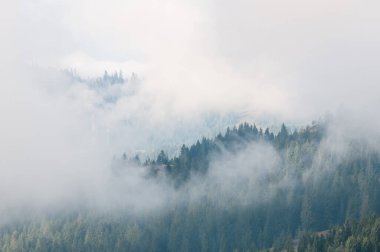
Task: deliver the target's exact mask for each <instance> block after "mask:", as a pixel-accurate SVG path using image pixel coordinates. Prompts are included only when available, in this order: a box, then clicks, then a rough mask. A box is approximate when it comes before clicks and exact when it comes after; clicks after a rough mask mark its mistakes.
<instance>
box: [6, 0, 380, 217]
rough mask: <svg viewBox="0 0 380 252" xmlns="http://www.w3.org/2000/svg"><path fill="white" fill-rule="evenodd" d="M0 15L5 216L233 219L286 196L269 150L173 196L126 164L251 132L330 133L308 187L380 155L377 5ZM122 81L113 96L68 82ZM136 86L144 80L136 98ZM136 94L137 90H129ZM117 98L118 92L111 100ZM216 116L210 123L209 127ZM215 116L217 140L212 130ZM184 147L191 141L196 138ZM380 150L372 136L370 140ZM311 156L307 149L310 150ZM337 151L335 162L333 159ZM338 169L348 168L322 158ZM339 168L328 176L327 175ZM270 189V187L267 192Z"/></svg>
mask: <svg viewBox="0 0 380 252" xmlns="http://www.w3.org/2000/svg"><path fill="white" fill-rule="evenodd" d="M5 5H6V8H4V9H3V10H0V14H1V24H0V28H2V30H4V34H8V35H7V36H6V37H5V38H3V39H2V41H1V42H0V52H1V55H2V58H1V59H0V67H1V68H0V74H1V79H2V84H1V85H0V116H1V123H0V139H1V142H0V153H1V158H0V173H1V176H0V199H1V202H2V205H1V207H0V210H3V211H6V210H7V211H8V210H9V209H34V210H37V211H40V210H49V209H65V208H73V209H75V208H76V207H78V206H84V207H87V208H91V209H100V210H105V209H106V210H107V209H108V210H109V209H111V210H112V211H115V209H116V210H118V209H136V211H137V212H139V211H140V212H141V211H146V210H147V211H150V210H157V209H164V208H165V207H167V205H168V202H172V203H173V202H174V203H173V204H176V203H177V200H178V199H181V198H183V195H187V196H189V197H190V198H192V199H193V200H194V201H200V200H201V199H202V198H203V197H206V196H207V197H210V198H211V200H215V201H216V200H220V199H222V200H221V201H222V203H223V204H224V203H226V202H228V200H230V199H232V198H234V199H235V200H236V202H237V204H238V205H241V206H244V205H252V204H257V203H258V202H265V201H267V200H268V199H271V198H272V197H274V195H275V194H276V190H278V189H279V188H280V189H284V188H285V189H286V190H288V191H289V192H291V191H292V188H293V187H294V184H295V179H294V177H292V176H291V175H289V174H285V173H283V167H284V166H285V165H289V164H284V163H283V161H282V159H281V155H283V154H282V153H278V152H277V150H276V149H274V148H273V147H272V146H270V145H268V144H267V143H254V144H252V145H249V146H247V147H246V148H245V149H244V150H242V151H241V152H239V153H230V152H228V151H224V152H223V153H222V154H220V155H219V156H217V157H215V158H214V160H212V162H211V165H210V171H209V173H208V174H207V175H205V177H203V178H199V177H196V176H195V177H194V178H192V179H191V180H190V182H189V183H188V185H187V186H186V187H185V188H183V189H181V190H175V189H174V188H172V187H170V186H169V185H168V184H167V183H166V181H165V178H163V179H162V180H149V179H147V178H146V171H145V170H141V167H139V166H136V165H135V164H133V163H127V164H122V165H121V166H122V167H123V169H122V170H121V171H119V173H117V174H115V173H114V171H113V170H112V169H111V166H112V162H113V160H115V159H117V158H118V157H120V156H121V155H122V153H124V152H127V153H128V155H133V154H135V153H140V152H139V151H143V153H148V154H151V156H152V157H153V158H154V155H155V154H157V153H158V151H159V150H160V149H165V150H166V151H167V150H171V151H172V152H171V154H172V155H176V154H178V150H179V147H180V146H181V144H193V143H195V141H196V140H197V139H201V138H202V137H203V136H206V137H214V136H215V135H216V134H217V133H219V132H223V131H224V130H225V129H226V127H227V126H234V125H236V124H237V123H239V122H241V121H244V120H247V121H250V122H259V124H262V125H263V126H265V127H271V128H273V129H276V128H279V126H280V124H281V123H282V122H286V123H287V124H290V125H291V126H293V128H297V127H298V128H299V127H301V126H300V125H303V126H304V125H306V124H308V123H310V122H311V121H312V120H318V119H320V118H324V117H326V114H327V115H330V114H332V115H333V118H334V120H333V121H332V123H331V124H330V125H331V126H330V127H329V130H328V133H327V135H326V137H325V139H324V141H323V142H322V144H321V145H320V146H318V149H317V150H316V153H320V155H319V156H318V155H316V157H315V160H313V162H312V165H311V166H310V169H309V170H308V171H307V172H306V173H305V174H303V179H304V181H308V179H309V178H310V177H312V178H318V177H320V175H318V174H320V173H321V172H322V171H321V167H324V168H326V167H327V168H326V169H334V167H336V166H337V165H338V164H339V159H343V158H346V157H348V156H350V155H352V152H351V151H350V149H349V147H350V146H351V143H352V141H357V140H363V141H366V142H368V143H370V145H371V146H372V148H373V149H375V150H377V151H378V150H379V133H380V132H379V128H380V127H379V126H380V120H379V119H378V116H377V114H378V113H377V112H378V108H379V106H380V100H379V99H378V94H379V93H380V85H379V81H380V76H379V73H378V66H379V62H378V61H379V58H380V57H379V56H380V55H379V53H380V46H379V45H380V43H379V42H380V41H379V40H380V32H379V26H378V24H379V22H380V20H379V19H380V17H379V15H378V13H377V12H376V10H378V9H379V7H380V4H379V3H377V2H376V1H371V0H366V1H361V2H360V3H359V2H356V1H335V0H334V1H327V0H322V1H318V3H314V2H312V1H306V2H305V1H298V0H291V1H287V2H286V3H280V2H278V1H261V0H257V1H256V0H255V1H244V0H239V1H234V2H230V1H218V2H216V1H211V0H210V1H187V0H181V1H172V0H164V1H160V2H158V1H153V0H143V1H141V0H140V1H127V2H126V1H119V0H112V1H107V2H105V1H99V0H95V1H87V0H80V1H59V0H58V1H49V0H36V1H23V0H20V1H16V2H13V3H6V4H5ZM64 69H75V70H76V71H77V72H78V73H79V75H80V76H82V77H83V78H96V77H98V76H102V75H103V73H104V71H105V70H107V71H109V72H110V73H112V72H113V71H120V70H122V72H123V74H124V75H125V76H126V79H128V80H129V83H126V84H125V85H122V86H120V88H119V89H117V88H116V89H115V90H111V89H109V90H107V91H106V92H110V94H116V95H117V96H118V98H117V100H116V102H114V103H107V102H105V101H104V94H103V93H99V92H97V91H96V90H95V91H94V90H93V89H91V88H89V87H88V86H86V85H85V84H83V83H78V82H73V81H72V80H70V78H69V77H68V76H67V75H65V74H64V72H63V71H62V70H64ZM132 73H135V74H136V75H137V76H138V79H137V80H135V83H134V84H133V83H132V81H131V76H132ZM130 84H133V85H134V87H133V88H131V85H130ZM107 94H108V93H107ZM210 115H211V116H210ZM208 117H211V118H214V119H215V118H216V119H215V121H216V122H215V123H214V124H213V127H210V125H209V124H206V123H204V119H205V118H208ZM187 134H188V135H187ZM374 136H375V137H374ZM311 148H313V147H311ZM331 153H332V154H331ZM328 155H334V158H336V159H338V160H335V159H334V160H333V161H331V162H330V161H329V160H328V159H327V160H326V159H325V157H326V156H328ZM329 162H330V163H329ZM268 179H269V180H271V181H272V182H271V183H267V182H268Z"/></svg>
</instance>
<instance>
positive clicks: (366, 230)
mask: <svg viewBox="0 0 380 252" xmlns="http://www.w3.org/2000/svg"><path fill="white" fill-rule="evenodd" d="M331 132H332V131H331V129H330V127H329V124H328V123H322V122H321V123H313V124H312V125H310V126H307V127H305V128H300V129H294V130H292V131H291V130H290V129H288V128H287V127H286V126H285V125H282V127H281V129H280V130H279V131H278V132H272V131H270V130H269V129H262V128H258V127H256V126H255V125H250V124H248V123H244V124H240V125H239V126H237V127H233V128H228V129H227V130H226V131H225V132H224V133H221V134H218V135H217V136H216V137H215V138H212V139H207V138H203V139H201V140H199V141H197V142H196V143H195V144H193V145H191V146H185V145H183V146H182V147H181V149H180V153H179V155H177V156H174V157H168V155H167V154H166V153H165V151H164V150H163V151H161V152H160V153H159V155H158V156H157V157H156V158H155V159H153V160H150V159H148V160H140V158H139V157H138V156H136V157H131V158H129V157H127V155H126V154H124V155H122V156H121V157H118V158H116V159H115V160H114V161H113V163H112V165H111V169H112V173H113V174H115V176H116V177H117V176H121V174H123V173H128V172H131V171H130V170H129V169H141V170H143V171H144V173H143V179H144V180H145V181H147V182H148V183H157V181H159V183H160V184H164V185H165V186H166V187H167V188H169V189H168V194H175V196H173V197H168V199H166V200H165V203H164V204H165V207H159V208H157V209H156V208H148V209H145V210H141V211H140V210H136V211H133V210H131V209H130V208H128V207H125V208H122V209H118V210H117V211H99V210H94V209H88V208H83V209H80V208H78V209H75V210H65V211H56V212H51V213H46V214H40V215H38V216H33V218H27V217H26V218H24V219H23V220H20V219H18V220H14V221H9V222H7V223H6V224H4V225H2V226H1V230H0V248H1V251H36V252H37V251H38V252H42V251H57V252H60V251H265V250H270V251H284V250H286V251H295V250H296V249H298V251H380V248H379V244H380V242H379V240H380V232H379V230H380V229H379V227H380V225H379V223H380V222H379V219H378V218H377V217H376V216H377V215H378V214H379V213H380V156H379V152H378V151H377V149H376V147H375V146H374V145H373V144H371V143H370V142H369V141H366V140H361V138H353V137H351V136H347V137H346V136H343V137H342V136H341V135H339V137H336V136H335V135H334V134H335V133H331ZM342 139H344V140H342ZM339 142H341V143H339ZM342 142H344V146H345V148H342V147H341V145H343V144H342ZM335 145H336V147H334V146H335ZM266 153H268V154H266ZM273 153H275V154H276V155H273ZM241 167H245V168H244V169H243V170H242V169H241ZM137 194H138V192H137ZM148 200H149V199H148Z"/></svg>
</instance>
